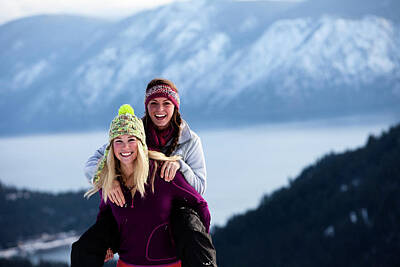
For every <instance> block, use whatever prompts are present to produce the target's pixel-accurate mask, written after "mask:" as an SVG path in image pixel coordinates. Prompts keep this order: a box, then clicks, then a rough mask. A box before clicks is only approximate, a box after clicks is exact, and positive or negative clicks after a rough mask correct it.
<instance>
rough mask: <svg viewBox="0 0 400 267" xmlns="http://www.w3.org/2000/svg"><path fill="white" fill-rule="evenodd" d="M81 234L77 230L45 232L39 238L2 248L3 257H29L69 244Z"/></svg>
mask: <svg viewBox="0 0 400 267" xmlns="http://www.w3.org/2000/svg"><path fill="white" fill-rule="evenodd" d="M78 238H79V236H78V235H77V234H76V232H75V231H70V232H61V233H58V234H53V235H50V234H47V233H43V234H42V235H41V236H40V237H39V238H36V239H30V240H25V241H21V242H20V243H19V244H18V246H16V247H11V248H7V249H2V250H0V257H1V258H11V257H16V256H19V257H29V256H32V255H33V254H35V253H36V252H40V251H44V250H50V249H55V248H58V247H62V246H69V245H71V244H72V243H73V242H75V241H76V240H78Z"/></svg>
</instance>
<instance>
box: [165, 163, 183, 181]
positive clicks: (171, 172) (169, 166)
mask: <svg viewBox="0 0 400 267" xmlns="http://www.w3.org/2000/svg"><path fill="white" fill-rule="evenodd" d="M180 167H181V164H179V161H164V163H163V165H162V167H161V178H163V179H164V180H165V181H167V182H170V181H172V180H173V179H174V178H175V174H176V171H177V170H179V168H180Z"/></svg>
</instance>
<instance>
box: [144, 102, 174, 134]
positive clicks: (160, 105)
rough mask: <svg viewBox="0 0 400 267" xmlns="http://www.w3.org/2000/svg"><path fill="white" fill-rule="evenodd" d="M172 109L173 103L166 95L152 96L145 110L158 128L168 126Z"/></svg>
mask: <svg viewBox="0 0 400 267" xmlns="http://www.w3.org/2000/svg"><path fill="white" fill-rule="evenodd" d="M174 109H175V106H174V104H173V103H172V102H171V101H170V100H168V98H166V97H156V98H153V99H152V100H150V101H149V103H148V104H147V112H148V113H149V115H150V118H151V121H152V122H153V123H154V125H155V126H156V127H157V128H158V129H160V130H164V129H166V128H167V127H168V125H169V123H170V121H171V118H172V115H173V114H174Z"/></svg>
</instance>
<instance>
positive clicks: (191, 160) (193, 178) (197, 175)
mask: <svg viewBox="0 0 400 267" xmlns="http://www.w3.org/2000/svg"><path fill="white" fill-rule="evenodd" d="M185 154H186V157H184V158H183V159H181V160H180V161H179V162H180V165H181V167H180V169H179V170H180V171H181V172H182V174H183V177H185V179H186V181H187V182H188V183H189V184H190V185H191V186H192V187H193V188H194V189H195V190H196V191H197V192H199V194H201V195H204V193H205V192H206V187H207V178H206V177H207V171H206V163H205V160H204V153H203V146H202V144H201V140H200V138H199V137H198V136H197V135H194V138H193V140H192V141H191V142H190V144H189V146H188V147H187V152H186V153H185Z"/></svg>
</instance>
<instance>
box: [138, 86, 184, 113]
mask: <svg viewBox="0 0 400 267" xmlns="http://www.w3.org/2000/svg"><path fill="white" fill-rule="evenodd" d="M156 97H166V98H168V99H169V100H170V101H171V102H172V103H173V104H174V105H175V107H176V108H177V109H179V105H180V100H179V94H178V92H177V91H175V90H174V89H173V88H172V87H171V86H169V85H165V84H161V85H156V86H153V87H151V88H150V89H149V90H147V91H146V96H145V101H144V104H145V108H147V104H148V103H149V102H150V100H152V99H154V98H156Z"/></svg>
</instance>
